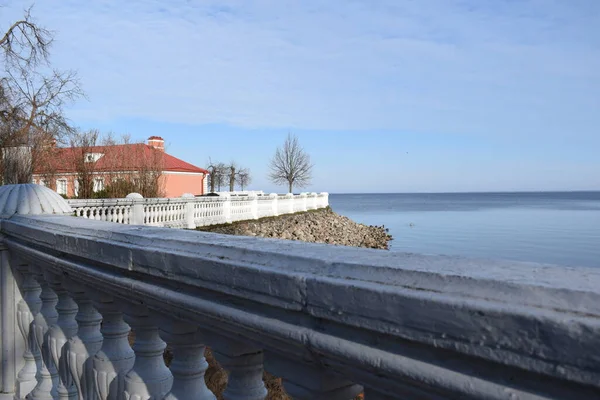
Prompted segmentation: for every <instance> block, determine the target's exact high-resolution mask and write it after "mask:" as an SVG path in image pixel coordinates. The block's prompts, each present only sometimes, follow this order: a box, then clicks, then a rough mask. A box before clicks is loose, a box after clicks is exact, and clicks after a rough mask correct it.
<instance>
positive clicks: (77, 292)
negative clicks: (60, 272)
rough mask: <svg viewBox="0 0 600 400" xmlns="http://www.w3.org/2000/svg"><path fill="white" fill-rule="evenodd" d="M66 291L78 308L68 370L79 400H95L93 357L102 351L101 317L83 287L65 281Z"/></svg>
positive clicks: (69, 349)
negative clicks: (73, 380)
mask: <svg viewBox="0 0 600 400" xmlns="http://www.w3.org/2000/svg"><path fill="white" fill-rule="evenodd" d="M65 286H66V287H68V288H69V292H70V293H71V295H72V297H73V300H74V301H75V303H76V304H77V306H78V307H79V310H78V312H77V315H76V316H75V320H76V321H77V324H78V325H79V330H78V332H77V335H75V336H73V337H72V338H71V339H70V340H69V346H68V350H67V360H68V362H69V369H70V371H71V374H72V376H73V377H74V379H75V386H76V388H77V393H78V394H79V398H80V399H85V400H87V399H94V398H95V394H96V392H95V388H94V366H93V361H94V355H95V354H96V353H97V352H98V351H99V350H100V348H101V347H102V334H101V333H100V322H101V321H102V316H101V315H100V313H98V311H96V308H94V304H93V303H92V300H91V299H89V298H88V297H87V295H86V290H85V288H84V287H82V286H80V285H77V284H76V283H74V282H72V281H70V280H68V281H67V283H66V284H65Z"/></svg>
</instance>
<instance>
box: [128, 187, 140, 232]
mask: <svg viewBox="0 0 600 400" xmlns="http://www.w3.org/2000/svg"><path fill="white" fill-rule="evenodd" d="M125 198H126V199H133V204H132V205H131V218H130V219H129V223H130V224H131V225H144V204H143V203H142V201H141V199H143V198H144V196H142V195H141V194H139V193H129V194H128V195H127V196H126V197H125Z"/></svg>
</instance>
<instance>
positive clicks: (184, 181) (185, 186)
mask: <svg viewBox="0 0 600 400" xmlns="http://www.w3.org/2000/svg"><path fill="white" fill-rule="evenodd" d="M62 179H65V180H66V181H67V184H66V189H67V192H66V195H67V196H68V197H69V198H72V197H75V180H76V175H74V174H69V175H56V176H55V177H54V179H53V181H52V182H46V184H45V186H48V187H50V188H51V189H53V190H55V191H59V190H58V189H59V188H58V186H57V184H58V183H57V181H58V180H62ZM96 179H102V180H103V181H104V182H103V186H104V187H106V185H108V184H109V182H108V180H107V179H108V178H107V177H104V176H102V175H98V176H97V177H96ZM41 180H42V177H41V176H40V175H34V176H33V182H34V183H37V184H41ZM160 180H161V182H160V185H161V188H162V189H163V190H164V196H165V197H181V195H182V194H184V193H191V194H193V195H201V194H204V190H203V188H204V175H203V174H195V173H181V172H164V173H163V175H161V177H160Z"/></svg>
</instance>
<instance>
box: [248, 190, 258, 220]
mask: <svg viewBox="0 0 600 400" xmlns="http://www.w3.org/2000/svg"><path fill="white" fill-rule="evenodd" d="M248 198H249V199H250V202H251V204H252V205H251V207H252V218H254V219H258V196H257V195H256V194H255V193H251V194H249V195H248Z"/></svg>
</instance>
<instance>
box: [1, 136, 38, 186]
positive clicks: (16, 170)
mask: <svg viewBox="0 0 600 400" xmlns="http://www.w3.org/2000/svg"><path fill="white" fill-rule="evenodd" d="M2 157H3V163H4V176H3V183H4V184H5V185H10V184H18V183H31V178H32V176H33V171H32V159H31V147H29V146H15V147H5V148H4V149H3V150H2Z"/></svg>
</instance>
